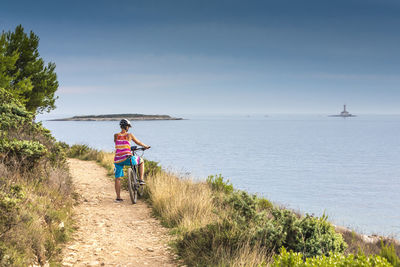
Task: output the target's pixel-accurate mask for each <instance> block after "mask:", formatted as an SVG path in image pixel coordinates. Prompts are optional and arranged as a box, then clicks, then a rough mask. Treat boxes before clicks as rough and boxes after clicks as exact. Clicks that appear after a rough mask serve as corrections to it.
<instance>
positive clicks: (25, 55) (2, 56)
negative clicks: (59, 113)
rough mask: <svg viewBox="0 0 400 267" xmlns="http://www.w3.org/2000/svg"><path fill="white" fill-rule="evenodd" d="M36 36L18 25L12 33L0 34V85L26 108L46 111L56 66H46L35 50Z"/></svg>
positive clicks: (50, 104) (54, 84)
mask: <svg viewBox="0 0 400 267" xmlns="http://www.w3.org/2000/svg"><path fill="white" fill-rule="evenodd" d="M38 47H39V37H38V36H37V35H35V34H34V33H33V32H32V31H30V33H29V35H28V34H27V33H25V32H24V28H23V27H22V26H21V25H19V26H17V27H16V28H15V31H14V32H11V31H9V32H6V33H5V32H3V33H2V34H1V36H0V88H4V89H6V90H7V91H8V92H10V93H11V94H12V95H13V96H14V97H16V98H17V99H18V100H19V101H20V102H21V103H23V104H24V105H25V107H26V109H27V110H28V111H31V112H35V113H42V112H49V111H50V110H52V109H55V100H56V99H57V98H56V97H55V95H54V94H55V92H56V90H57V89H58V81H57V74H56V73H55V67H56V65H55V64H54V63H52V62H50V63H48V64H47V66H46V65H45V62H44V60H43V59H42V58H40V54H39V51H38Z"/></svg>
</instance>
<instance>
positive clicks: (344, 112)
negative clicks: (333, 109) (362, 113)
mask: <svg viewBox="0 0 400 267" xmlns="http://www.w3.org/2000/svg"><path fill="white" fill-rule="evenodd" d="M340 115H341V116H343V117H349V115H351V114H349V112H348V111H347V110H346V104H345V105H343V111H342V113H340Z"/></svg>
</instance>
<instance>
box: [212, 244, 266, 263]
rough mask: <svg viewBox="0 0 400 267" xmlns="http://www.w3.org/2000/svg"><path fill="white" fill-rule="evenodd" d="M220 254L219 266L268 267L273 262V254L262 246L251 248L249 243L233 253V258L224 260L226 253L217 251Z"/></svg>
mask: <svg viewBox="0 0 400 267" xmlns="http://www.w3.org/2000/svg"><path fill="white" fill-rule="evenodd" d="M219 253H220V254H221V262H220V264H219V266H232V267H239V266H240V267H241V266H269V265H270V264H271V263H272V262H273V253H272V252H271V251H268V250H266V249H265V248H263V247H262V246H259V245H255V246H251V245H250V244H249V243H244V244H242V246H241V247H240V248H239V249H238V250H237V251H236V252H235V254H234V255H233V256H230V257H228V258H226V255H229V253H227V252H226V251H223V250H221V251H219Z"/></svg>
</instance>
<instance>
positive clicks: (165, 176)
mask: <svg viewBox="0 0 400 267" xmlns="http://www.w3.org/2000/svg"><path fill="white" fill-rule="evenodd" d="M147 192H148V195H149V200H150V202H151V205H152V208H153V210H154V212H155V213H156V214H157V215H159V216H160V217H161V218H162V221H163V222H164V223H165V224H166V225H167V226H168V227H177V228H178V229H179V230H181V231H191V230H193V229H196V228H198V227H202V226H205V225H207V224H208V223H211V222H214V221H215V220H216V219H217V217H216V216H215V214H214V213H213V209H214V206H213V202H212V192H211V189H210V188H209V186H208V185H207V184H205V183H195V182H193V181H192V180H190V179H179V178H178V177H177V176H176V175H174V174H171V173H166V172H160V173H157V174H155V175H154V176H150V177H147Z"/></svg>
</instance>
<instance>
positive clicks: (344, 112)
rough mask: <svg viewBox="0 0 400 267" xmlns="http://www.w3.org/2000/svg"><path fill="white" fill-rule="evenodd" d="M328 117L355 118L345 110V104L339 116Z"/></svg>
mask: <svg viewBox="0 0 400 267" xmlns="http://www.w3.org/2000/svg"><path fill="white" fill-rule="evenodd" d="M329 117H343V118H347V117H356V115H353V114H350V113H349V112H348V111H347V109H346V104H344V105H343V111H342V112H341V113H340V114H339V115H331V116H329Z"/></svg>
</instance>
